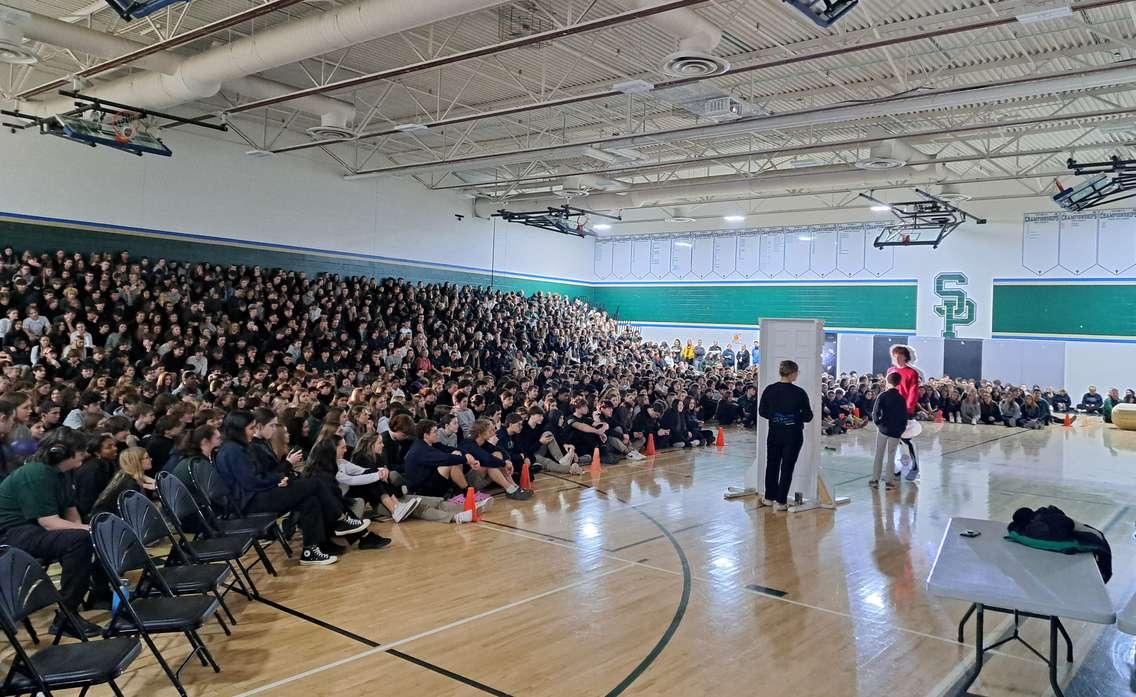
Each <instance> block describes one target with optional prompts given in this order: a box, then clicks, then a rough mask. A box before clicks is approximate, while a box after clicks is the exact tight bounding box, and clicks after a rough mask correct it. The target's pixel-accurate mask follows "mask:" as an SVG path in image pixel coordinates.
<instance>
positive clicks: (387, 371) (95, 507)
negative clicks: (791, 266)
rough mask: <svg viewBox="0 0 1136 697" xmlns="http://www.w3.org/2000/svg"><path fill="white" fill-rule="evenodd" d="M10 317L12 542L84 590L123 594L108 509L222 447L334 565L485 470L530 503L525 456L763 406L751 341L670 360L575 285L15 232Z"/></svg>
mask: <svg viewBox="0 0 1136 697" xmlns="http://www.w3.org/2000/svg"><path fill="white" fill-rule="evenodd" d="M0 316H2V317H3V318H4V322H3V323H2V324H0V478H2V479H3V481H0V543H8V544H13V545H17V546H21V545H22V546H26V547H28V548H29V549H27V550H26V551H30V552H32V553H33V554H35V556H37V557H39V558H41V559H44V560H48V561H50V560H61V561H63V562H64V564H63V566H64V579H63V585H64V586H65V591H66V592H65V593H64V597H65V599H66V600H67V602H68V605H69V607H71V608H73V609H76V610H77V609H79V606H80V604H81V603H83V602H86V603H88V604H91V603H96V604H97V603H99V602H102V601H105V600H106V598H107V596H108V595H109V594H108V593H107V590H108V589H107V588H106V587H105V586H106V584H105V583H104V584H100V583H99V582H97V581H96V582H95V583H94V585H93V586H92V585H91V582H90V581H91V580H90V573H91V565H90V553H91V550H90V542H89V538H88V536H87V532H86V525H87V523H88V521H90V520H91V519H92V517H93V516H94V515H95V514H97V513H99V512H102V511H110V512H113V511H115V510H116V507H117V502H118V496H119V495H120V494H121V493H122V492H124V491H127V490H130V489H132V490H136V491H141V492H143V493H144V494H146V495H151V494H152V493H153V491H154V488H155V487H154V480H155V477H156V475H157V474H158V473H159V472H162V471H170V472H172V473H173V475H174V476H176V477H178V478H180V479H182V480H183V481H185V482H186V483H189V484H193V483H194V475H193V472H194V471H195V470H196V469H199V468H200V467H202V466H204V465H206V464H208V465H211V466H213V467H214V468H215V469H216V472H217V474H218V475H219V478H220V480H221V481H222V482H223V483H224V485H225V486H226V487H227V489H228V490H229V494H230V497H231V501H232V504H233V506H234V507H235V509H236V510H237V511H238V512H239V513H241V514H248V515H251V514H255V513H261V512H265V513H269V512H270V513H274V514H284V515H285V516H287V519H288V520H290V521H292V522H293V524H294V526H295V529H297V530H298V531H299V534H300V536H301V537H302V540H303V550H302V553H301V555H300V563H301V564H304V565H309V564H310V565H316V564H328V563H334V562H335V561H337V557H338V555H340V554H342V553H344V550H345V547H344V545H343V544H341V543H342V542H348V543H350V544H356V543H357V544H358V547H359V548H360V549H378V548H381V547H382V546H384V545H385V544H386V543H387V542H389V540H387V538H384V537H382V536H381V535H378V534H377V533H376V532H375V531H372V530H371V520H368V518H374V519H385V518H387V517H389V518H390V519H392V520H393V521H395V522H402V521H404V520H406V519H407V518H417V519H423V520H429V521H436V522H445V523H461V522H467V521H469V520H470V519H471V517H472V515H471V514H470V513H469V512H466V511H465V510H464V507H463V506H462V505H461V504H460V503H459V501H460V497H461V495H462V494H464V492H465V490H466V489H467V487H474V488H475V489H479V490H486V489H491V490H493V491H496V490H500V491H502V492H503V493H504V495H505V496H506V497H508V498H511V499H515V500H517V501H524V500H526V499H528V498H529V497H531V495H532V494H531V492H530V491H527V490H525V489H522V488H521V487H520V484H519V480H520V476H521V470H522V469H524V468H526V467H527V468H529V469H530V473H532V474H536V473H539V472H540V471H541V470H542V469H546V470H548V471H549V472H557V473H563V474H575V473H579V472H581V467H582V466H583V465H588V464H589V463H590V462H591V459H592V457H594V454H595V453H596V452H597V451H598V453H599V456H600V458H601V460H602V461H603V462H605V463H614V462H617V461H620V460H622V459H630V460H635V459H638V458H641V457H642V455H641V454H640V450H641V449H642V448H644V447H645V445H646V443H647V442H648V440H653V441H654V443H655V447H656V448H659V449H663V448H667V447H688V448H691V447H697V446H701V445H706V444H709V443H710V442H711V441H712V436H713V434H712V433H711V431H710V429H708V428H707V427H706V421H709V420H715V419H716V420H718V421H719V422H720V423H735V422H740V423H745V424H747V425H751V426H752V425H753V423H754V421H755V419H756V414H755V412H756V389H754V388H753V387H752V385H750V386H749V387H748V388H747V382H746V381H747V380H751V376H752V365H750V363H749V361H748V358H749V355H748V352H745V351H738V352H734V355H733V356H732V357H731V355H730V354H731V352H732V347H727V348H728V349H730V351H718V350H717V348H716V347H712V348H715V350H714V351H713V352H712V354H711V356H710V358H709V360H707V361H704V362H701V363H700V369H699V370H697V371H694V370H688V369H687V368H689V367H690V366H689V365H688V364H685V363H684V364H682V365H680V366H673V365H668V364H667V361H666V356H667V355H669V352H667V351H663V350H661V349H660V348H659V347H657V346H652V345H649V344H645V343H643V342H642V341H641V340H640V339H639V337H638V335H637V334H636V333H635V332H633V331H630V330H626V329H624V328H621V327H619V326H618V325H617V324H616V323H615V322H614V321H613V320H612V319H611V318H610V317H608V316H607V315H606V314H604V313H603V312H601V311H598V310H596V309H594V308H591V307H589V306H588V305H587V304H585V303H583V302H581V301H577V300H572V299H568V298H564V297H560V296H556V295H547V294H539V293H538V294H536V295H533V296H531V297H525V296H522V295H521V294H517V293H503V292H499V291H493V290H487V289H482V288H471V287H458V286H455V285H452V284H421V283H408V282H405V281H402V280H397V279H383V280H377V279H370V278H361V277H351V278H345V277H340V276H334V275H318V276H308V275H306V274H304V273H300V272H295V271H286V270H279V269H266V268H258V267H238V266H217V265H211V264H202V263H189V264H186V263H179V262H173V261H168V260H165V259H158V260H153V261H152V260H150V259H146V258H138V259H136V258H133V257H131V256H130V255H129V254H126V253H118V254H91V255H82V254H73V253H65V252H61V251H60V252H55V253H52V254H35V253H31V252H24V253H16V252H15V251H14V250H12V249H10V248H8V249H4V250H2V251H0ZM705 353H706V352H703V355H704V356H705ZM742 353H746V354H747V357H746V359H740V354H742ZM739 366H740V368H739ZM17 475H19V476H17ZM33 475H34V476H33ZM17 484H18V485H19V486H20V488H17ZM491 500H492V499H491V498H487V497H485V496H479V498H478V506H481V507H484V506H485V505H488V503H489V502H490V501H491ZM368 509H369V510H368ZM84 555H85V557H86V560H85V562H82V563H80V561H79V560H78V559H77V557H79V556H84ZM88 591H91V593H90V594H88ZM84 599H85V600H84ZM84 622H85V621H84ZM67 629H68V631H72V632H73V633H89V632H90V631H94V630H93V629H92V628H91V627H90V626H89V625H87V624H84V625H82V626H79V627H71V628H67Z"/></svg>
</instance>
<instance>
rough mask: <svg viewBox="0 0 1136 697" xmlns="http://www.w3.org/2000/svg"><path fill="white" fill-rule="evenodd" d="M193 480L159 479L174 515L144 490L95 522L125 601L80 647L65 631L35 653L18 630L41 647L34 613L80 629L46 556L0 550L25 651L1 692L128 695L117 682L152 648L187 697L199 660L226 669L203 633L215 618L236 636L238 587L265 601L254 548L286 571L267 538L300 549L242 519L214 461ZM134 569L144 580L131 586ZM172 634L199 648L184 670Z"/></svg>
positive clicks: (7, 624)
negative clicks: (64, 640)
mask: <svg viewBox="0 0 1136 697" xmlns="http://www.w3.org/2000/svg"><path fill="white" fill-rule="evenodd" d="M191 480H192V484H193V488H192V490H191V489H190V488H189V487H187V486H186V485H185V483H183V482H182V481H181V480H179V479H178V478H177V477H175V476H173V475H172V474H171V473H169V472H163V473H161V474H159V475H158V478H157V484H158V487H157V488H158V498H159V500H160V501H161V504H162V508H163V509H164V511H165V513H166V514H165V515H163V513H162V511H159V509H158V508H157V506H155V505H154V503H153V502H151V501H150V500H149V499H148V498H147V497H146V496H145V495H143V494H142V493H141V492H138V491H126V492H123V494H122V495H121V496H120V497H119V501H118V507H119V512H120V513H121V514H122V517H121V518H120V517H119V516H116V515H114V514H111V513H103V514H100V515H99V516H96V518H95V519H94V520H93V521H92V522H91V539H92V542H93V544H94V549H95V555H96V557H97V559H98V561H99V564H100V565H101V567H102V569H103V571H104V573H105V574H106V576H107V578H109V579H111V587H112V592H113V593H114V595H115V596H116V600H117V602H116V603H115V610H114V612H113V613H112V617H111V620H110V623H109V624H108V625H107V627H106V629H105V630H104V632H103V639H102V640H99V641H91V640H89V639H88V638H86V637H82V638H81V641H80V643H78V644H59V640H60V638H61V634H57V635H56V637H55V643H54V644H53V645H52V646H49V647H46V648H43V649H40V650H38V651H36V652H35V653H28V652H27V651H26V650H25V649H24V647H23V645H22V644H21V643H20V640H19V638H18V633H17V627H18V626H20V625H22V626H24V627H25V628H26V629H27V630H28V632H29V634H30V635H31V637H32V640H33V642H35V643H38V641H39V640H38V637H37V636H36V635H35V632H34V629H33V628H32V626H31V622H30V619H29V616H30V615H31V614H32V613H34V612H37V611H39V610H42V609H45V608H48V607H50V606H52V605H54V606H56V609H57V612H59V613H61V615H60V617H62V618H64V619H65V620H66V621H68V622H72V623H73V619H74V618H73V617H72V615H71V613H70V611H68V610H67V608H66V607H64V606H63V604H62V600H61V598H60V596H59V593H58V592H57V591H56V589H55V587H54V585H53V584H52V583H51V581H50V579H49V578H48V577H47V575H46V572H45V571H44V569H43V567H42V565H41V564H40V563H39V562H38V561H37V560H35V559H33V558H32V557H30V556H29V555H27V554H26V553H24V552H23V551H21V550H18V549H15V548H0V623H2V624H3V631H4V633H5V635H6V636H7V638H8V640H9V643H11V644H12V646H13V648H14V649H15V658H14V659H13V661H12V663H11V665H10V667H9V670H8V674H7V676H6V677H5V679H4V682H3V683H2V684H0V695H23V694H30V695H34V694H36V693H39V694H43V695H45V696H47V697H50V695H51V694H52V691H53V690H62V689H74V688H80V689H81V692H80V697H82V696H83V695H85V694H86V692H87V690H88V689H89V688H90V687H91V686H93V685H98V684H104V683H105V684H108V685H109V686H110V688H111V690H112V692H113V693H114V694H115V695H121V694H122V693H121V691H120V689H119V687H118V685H117V684H116V682H115V679H116V678H118V677H119V676H120V675H121V674H122V672H123V671H125V670H126V668H127V667H128V666H129V665H130V663H131V662H132V661H133V660H134V659H135V658H136V657H137V656H138V654H139V652H140V650H141V644H142V643H144V644H145V645H146V646H147V648H149V649H150V651H151V652H152V653H153V654H154V656H155V658H156V659H157V661H158V664H159V665H160V666H161V668H162V670H163V671H164V672H165V673H166V675H167V677H168V678H169V679H170V682H171V683H172V684H173V685H174V687H175V688H176V689H177V691H178V693H179V694H180V695H183V696H184V695H185V694H186V692H185V688H184V686H183V685H182V682H181V672H182V670H183V669H184V668H185V666H186V665H187V664H188V663H189V662H190V661H191V660H192V659H193V658H194V657H195V656H196V657H197V658H198V659H199V661H200V662H201V664H202V665H203V666H207V667H211V668H212V669H213V670H214V671H215V672H219V671H220V666H219V665H218V664H217V662H216V660H215V659H214V658H213V656H212V654H211V653H210V652H209V649H208V648H207V647H206V645H205V643H204V641H203V640H202V639H201V636H200V634H199V630H200V629H201V627H202V626H203V625H204V624H205V623H206V622H208V621H209V620H210V619H215V620H216V621H217V622H218V624H219V625H220V626H221V628H222V630H223V631H224V632H225V634H226V635H229V634H230V629H229V627H228V625H227V624H226V622H225V620H224V619H223V618H222V617H221V615H220V614H219V612H220V611H223V612H224V614H225V616H227V617H228V619H229V622H230V623H232V624H234V625H235V624H236V623H237V622H236V618H235V617H234V616H233V613H232V612H231V610H230V609H229V607H228V606H227V605H226V604H225V599H224V595H225V591H226V590H227V589H228V588H231V587H233V585H235V586H237V587H239V588H240V589H241V590H242V592H243V593H244V594H245V595H246V596H248V597H250V598H252V597H256V596H257V595H258V591H257V588H256V585H255V583H254V582H253V580H252V576H251V574H250V572H249V571H250V569H249V566H247V565H246V564H245V562H244V560H243V559H244V557H245V556H246V555H247V554H248V553H249V552H250V551H255V553H256V556H257V560H258V562H260V563H263V565H264V567H265V570H266V571H267V572H268V573H270V574H272V575H276V570H275V569H274V568H273V566H272V564H271V562H270V560H269V559H268V556H267V554H266V553H265V550H264V548H263V547H262V546H261V545H260V540H262V539H263V540H267V541H269V542H270V543H271V542H279V543H280V545H281V547H282V548H283V549H284V551H285V554H287V555H288V556H289V557H290V556H291V555H292V552H291V549H290V548H289V545H288V542H287V539H286V537H285V536H284V534H283V531H282V530H281V529H280V527H279V525H278V523H277V516H275V515H273V514H262V515H258V516H250V517H243V518H242V517H238V516H236V515H234V512H233V511H232V510H231V508H230V507H229V506H230V504H229V503H228V502H229V497H228V492H227V491H226V490H225V489H224V485H223V483H221V481H220V479H219V477H217V475H216V471H215V470H214V469H213V467H212V465H211V464H210V463H208V462H202V463H198V464H197V465H196V466H194V467H193V468H192V471H191ZM199 504H200V505H199ZM158 544H168V545H169V550H170V551H169V552H168V553H167V554H166V556H165V557H164V558H158V559H155V558H153V557H151V556H150V554H149V552H148V549H147V548H149V547H151V546H154V545H158ZM158 562H161V564H160V565H159V563H158ZM255 563H256V562H254V564H255ZM134 573H136V580H135V581H134V582H132V583H131V582H128V581H127V582H125V583H123V582H122V579H124V578H125V577H126V576H127V575H128V574H134ZM222 589H225V590H222ZM171 633H173V634H182V635H184V636H185V637H186V639H187V641H188V642H189V645H190V648H191V650H190V653H189V655H187V656H186V657H185V658H184V659H183V660H182V661H181V662H180V663H179V664H178V665H177V667H176V668H174V667H172V666H171V664H170V662H169V661H167V659H166V657H165V656H164V655H163V654H162V653H161V652H160V651H159V650H158V648H157V646H156V645H155V644H154V641H153V639H152V636H153V635H155V634H171Z"/></svg>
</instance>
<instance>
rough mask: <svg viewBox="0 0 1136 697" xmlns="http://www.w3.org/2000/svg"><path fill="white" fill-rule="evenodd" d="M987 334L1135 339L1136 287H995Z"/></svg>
mask: <svg viewBox="0 0 1136 697" xmlns="http://www.w3.org/2000/svg"><path fill="white" fill-rule="evenodd" d="M992 331H993V332H994V333H995V334H997V333H1000V332H1001V333H1014V334H1031V335H1038V336H1068V335H1079V336H1125V337H1132V336H1136V285H1125V284H1122V283H1078V284H1075V285H1073V284H1057V283H1054V284H1052V285H1048V284H1041V283H1029V284H1021V285H1010V284H995V285H994V310H993V318H992Z"/></svg>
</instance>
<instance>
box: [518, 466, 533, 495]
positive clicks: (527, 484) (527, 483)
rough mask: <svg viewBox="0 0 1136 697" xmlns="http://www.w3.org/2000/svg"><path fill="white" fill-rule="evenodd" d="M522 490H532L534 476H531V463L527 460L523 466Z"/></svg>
mask: <svg viewBox="0 0 1136 697" xmlns="http://www.w3.org/2000/svg"><path fill="white" fill-rule="evenodd" d="M521 488H522V489H532V475H531V474H529V461H528V460H525V461H524V463H523V464H522V465H521Z"/></svg>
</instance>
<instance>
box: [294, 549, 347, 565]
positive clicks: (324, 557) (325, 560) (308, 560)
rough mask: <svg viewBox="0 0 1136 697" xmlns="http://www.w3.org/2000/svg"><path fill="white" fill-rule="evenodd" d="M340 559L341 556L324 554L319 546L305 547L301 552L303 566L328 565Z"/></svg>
mask: <svg viewBox="0 0 1136 697" xmlns="http://www.w3.org/2000/svg"><path fill="white" fill-rule="evenodd" d="M337 561H339V557H336V556H332V555H330V554H324V553H323V552H322V551H320V548H319V547H314V546H313V547H305V548H304V551H303V552H302V553H300V565H301V566H327V565H328V564H334V563H335V562H337Z"/></svg>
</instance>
